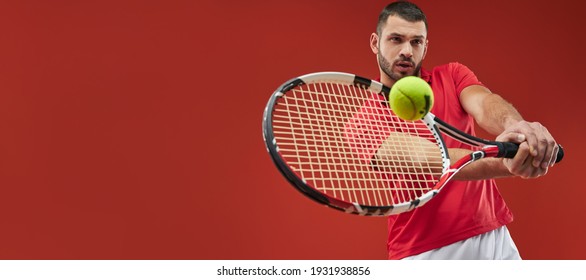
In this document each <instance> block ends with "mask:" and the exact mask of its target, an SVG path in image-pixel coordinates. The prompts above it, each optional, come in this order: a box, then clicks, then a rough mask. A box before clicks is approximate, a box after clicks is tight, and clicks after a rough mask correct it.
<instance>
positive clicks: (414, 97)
mask: <svg viewBox="0 0 586 280" xmlns="http://www.w3.org/2000/svg"><path fill="white" fill-rule="evenodd" d="M389 105H390V106H391V110H393V112H394V113H395V114H396V115H397V116H398V117H399V118H401V119H404V120H408V121H414V120H419V119H421V118H423V116H425V114H427V113H428V112H429V110H431V107H432V106H433V91H432V90H431V87H430V86H429V84H428V83H427V82H426V81H424V80H423V79H421V78H419V77H415V76H407V77H404V78H401V79H399V80H398V81H397V82H395V84H394V85H393V87H392V88H391V92H390V93H389Z"/></svg>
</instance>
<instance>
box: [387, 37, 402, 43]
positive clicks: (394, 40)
mask: <svg viewBox="0 0 586 280" xmlns="http://www.w3.org/2000/svg"><path fill="white" fill-rule="evenodd" d="M390 40H391V42H396V43H400V42H402V40H401V38H399V37H391V38H390Z"/></svg>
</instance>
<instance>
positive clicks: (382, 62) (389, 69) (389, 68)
mask: <svg viewBox="0 0 586 280" xmlns="http://www.w3.org/2000/svg"><path fill="white" fill-rule="evenodd" d="M377 56H378V63H379V66H380V69H381V70H382V71H383V72H384V73H385V74H387V76H389V78H391V79H392V80H393V81H398V80H399V79H401V78H403V77H405V76H418V75H419V72H420V71H421V64H422V63H423V61H420V62H419V63H418V64H417V65H416V66H415V68H413V73H409V72H397V73H395V72H393V64H391V63H390V62H389V61H388V60H387V59H386V58H384V57H383V56H382V55H381V54H380V52H379V53H378V55H377ZM398 62H409V63H411V64H415V62H414V61H413V60H412V59H410V58H404V59H398V60H396V61H395V62H394V63H398Z"/></svg>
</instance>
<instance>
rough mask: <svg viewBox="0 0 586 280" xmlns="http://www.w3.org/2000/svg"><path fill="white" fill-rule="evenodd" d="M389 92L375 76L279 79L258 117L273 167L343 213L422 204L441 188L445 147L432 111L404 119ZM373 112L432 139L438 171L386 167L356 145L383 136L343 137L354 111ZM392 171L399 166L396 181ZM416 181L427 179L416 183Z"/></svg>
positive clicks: (377, 142)
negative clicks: (395, 110) (407, 171)
mask: <svg viewBox="0 0 586 280" xmlns="http://www.w3.org/2000/svg"><path fill="white" fill-rule="evenodd" d="M388 93H389V88H388V87H386V86H384V85H382V84H381V83H379V82H377V81H373V80H370V79H366V78H362V77H359V76H355V75H353V74H348V73H342V72H319V73H312V74H307V75H303V76H300V77H298V78H294V79H291V80H289V81H287V82H286V83H284V84H283V85H281V86H280V87H279V88H278V89H277V90H276V91H275V92H274V93H273V94H272V96H271V97H270V99H269V102H268V103H267V106H266V107H265V111H264V116H263V137H264V140H265V144H266V147H267V150H268V152H269V154H270V156H271V158H272V160H273V162H274V163H275V165H276V166H277V168H278V170H279V171H280V172H281V173H282V174H283V176H284V177H285V178H287V180H288V181H289V182H290V183H291V184H292V185H293V186H294V187H295V188H296V189H297V190H299V191H300V192H301V193H303V194H304V195H306V196H307V197H309V198H311V199H313V200H314V201H317V202H319V203H321V204H324V205H327V206H329V207H332V208H334V209H337V210H341V211H344V212H346V213H351V214H358V215H366V216H387V215H392V214H398V213H402V212H406V211H410V210H412V209H414V208H416V207H419V206H422V205H424V204H425V203H427V202H428V201H429V200H430V199H431V198H432V197H433V196H435V195H436V194H437V193H438V192H439V190H440V187H441V186H438V185H437V183H438V182H440V181H445V178H444V179H442V178H441V177H442V174H445V173H447V170H448V168H449V166H450V160H449V157H448V153H447V148H446V147H445V145H444V144H443V140H442V137H441V134H440V133H439V130H438V128H437V127H436V125H435V122H434V118H433V115H426V116H425V117H424V118H423V119H422V120H418V121H403V120H401V119H399V118H398V117H396V116H395V115H394V114H393V113H392V112H391V109H390V107H389V106H388V102H387V97H388ZM369 102H378V104H376V103H373V104H375V105H377V106H376V108H371V109H372V110H371V109H369V108H368V106H369ZM365 108H366V111H365ZM381 110H383V111H384V112H382V113H381V112H380V111H381ZM371 111H372V112H377V113H380V114H383V115H384V118H385V121H378V122H375V123H374V124H373V125H374V126H381V127H382V126H389V125H390V126H393V129H395V130H401V131H402V132H405V133H407V134H409V135H414V136H417V137H420V136H421V135H420V134H421V133H423V134H425V135H424V136H422V137H424V138H425V139H427V140H426V141H430V142H431V143H433V144H434V148H433V149H434V151H433V153H434V156H437V157H439V159H436V163H437V160H439V161H440V164H441V172H440V173H441V174H434V175H433V176H432V177H434V178H432V179H430V178H429V177H430V175H429V174H427V175H421V174H407V175H405V174H403V173H404V172H405V171H404V170H403V169H404V167H402V166H399V167H396V168H395V169H394V170H391V171H389V170H381V169H380V168H377V167H376V166H373V162H372V159H370V158H368V156H372V155H371V154H368V153H365V152H364V151H361V150H360V147H359V146H364V145H366V146H371V147H375V146H377V145H378V146H379V147H380V145H381V143H380V141H381V139H383V138H384V137H373V138H371V139H366V138H365V140H364V139H363V140H360V141H358V142H356V141H354V142H352V140H351V139H353V138H352V137H349V134H351V133H353V132H352V131H353V128H352V122H353V121H354V120H355V119H356V116H357V114H361V113H364V112H369V113H370V112H371ZM377 117H378V116H377ZM369 129H372V130H374V131H376V130H377V128H375V127H369ZM386 129H388V127H386V128H385V129H381V131H385V130H386ZM364 141H366V142H369V143H364ZM370 142H372V143H370ZM375 148H378V147H375ZM400 149H405V145H402V146H401V147H400ZM397 172H399V173H402V175H400V177H401V178H400V180H399V181H398V180H397V177H396V176H397V175H396V174H395V173H397ZM420 177H423V178H420ZM418 180H424V181H425V182H424V183H421V182H415V181H418ZM408 181H414V183H413V184H415V185H416V186H414V185H410V184H411V183H409V182H408ZM411 189H416V190H411Z"/></svg>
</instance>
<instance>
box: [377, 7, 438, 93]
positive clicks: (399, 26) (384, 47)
mask: <svg viewBox="0 0 586 280" xmlns="http://www.w3.org/2000/svg"><path fill="white" fill-rule="evenodd" d="M370 47H371V49H372V52H373V53H375V54H376V55H377V58H378V64H379V67H380V69H381V82H383V83H385V84H392V83H394V82H395V81H397V80H399V79H400V78H402V77H405V76H417V75H419V74H420V73H419V72H420V69H421V63H422V61H423V58H424V57H425V54H426V51H427V30H426V28H425V23H424V22H423V21H418V22H409V21H406V20H404V19H402V18H400V17H398V16H389V18H388V19H387V23H386V25H385V26H383V28H382V29H381V34H380V35H379V34H376V33H373V34H372V35H371V39H370Z"/></svg>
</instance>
